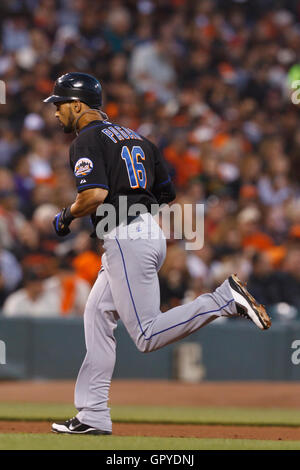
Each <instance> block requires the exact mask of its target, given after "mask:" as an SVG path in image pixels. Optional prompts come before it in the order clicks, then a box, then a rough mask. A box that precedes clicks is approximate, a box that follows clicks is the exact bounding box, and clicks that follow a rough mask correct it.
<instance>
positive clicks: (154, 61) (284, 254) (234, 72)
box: [0, 0, 300, 316]
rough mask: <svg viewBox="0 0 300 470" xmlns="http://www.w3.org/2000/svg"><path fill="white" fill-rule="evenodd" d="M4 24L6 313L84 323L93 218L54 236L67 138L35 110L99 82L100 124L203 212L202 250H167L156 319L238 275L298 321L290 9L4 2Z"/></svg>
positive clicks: (66, 194)
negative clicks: (159, 161)
mask: <svg viewBox="0 0 300 470" xmlns="http://www.w3.org/2000/svg"><path fill="white" fill-rule="evenodd" d="M0 17H1V31H0V33H1V43H0V52H1V54H0V80H3V81H4V82H5V84H6V104H5V105H3V104H1V105H0V124H1V125H0V308H2V311H3V314H4V315H10V316H13V315H18V314H21V313H23V314H28V315H37V316H42V315H70V314H77V315H81V314H82V313H83V308H84V303H85V301H86V297H87V295H88V292H89V289H90V286H91V285H92V284H93V282H94V281H95V279H96V276H97V273H98V271H99V268H100V266H101V246H99V243H98V241H97V240H96V241H95V240H93V239H91V238H90V237H89V233H90V231H91V225H90V222H89V219H88V218H85V219H82V220H76V221H74V222H73V223H72V234H71V236H69V237H67V238H66V239H62V240H61V239H59V238H58V237H56V235H55V234H54V231H53V228H52V224H51V221H52V218H53V216H54V215H55V214H56V213H57V212H58V211H59V209H60V208H62V207H65V206H66V205H69V204H71V203H72V202H73V201H74V198H75V196H76V191H75V185H74V178H73V175H72V172H71V171H70V169H69V160H68V149H69V145H70V142H71V139H72V137H69V136H66V135H64V134H63V133H62V132H61V130H60V128H58V124H57V121H56V119H55V117H54V111H55V108H54V106H52V105H45V104H44V103H43V102H42V101H43V99H44V98H45V97H46V96H48V94H49V93H51V91H52V87H53V82H54V80H55V79H56V78H57V77H58V76H59V75H61V74H63V73H66V72H70V71H81V72H86V73H91V74H93V75H95V76H97V78H98V79H99V80H100V81H101V83H102V85H103V90H104V108H103V109H104V111H105V112H106V113H107V114H108V116H109V119H110V120H111V121H115V122H118V123H121V124H122V125H125V126H127V127H130V128H133V129H136V130H138V132H140V133H141V134H143V135H144V136H146V137H147V138H148V139H150V140H152V141H153V142H154V143H156V145H157V146H158V147H159V148H160V150H161V152H162V154H163V155H164V157H165V159H166V161H167V164H168V166H169V171H170V174H171V175H172V179H173V181H174V183H175V185H176V188H177V199H176V203H179V204H181V205H183V204H185V203H189V204H190V203H192V204H194V205H195V204H196V203H198V204H200V203H201V204H204V207H205V243H204V247H203V248H202V249H201V250H198V251H186V250H185V249H184V243H183V242H182V241H178V240H175V239H173V240H169V241H168V245H169V247H168V252H167V258H166V261H165V264H164V265H163V267H162V269H161V272H160V282H161V301H162V309H167V308H170V307H173V306H176V305H179V304H181V303H182V302H188V301H190V300H192V299H193V298H195V297H196V296H198V295H200V294H201V293H204V292H207V291H211V290H212V289H214V288H215V287H216V286H217V285H218V284H219V283H221V282H222V281H223V280H224V279H225V278H226V277H227V276H228V275H229V274H231V273H232V272H236V273H238V275H239V276H240V277H241V278H242V279H243V280H244V281H248V287H249V290H250V291H251V292H252V293H253V294H254V295H255V296H256V297H257V299H258V300H259V301H260V302H262V303H264V304H265V305H267V306H277V307H278V310H279V311H280V312H283V313H286V312H287V313H291V312H292V313H293V312H296V309H299V312H300V185H299V181H300V116H299V107H298V106H297V105H295V104H293V103H292V101H291V88H290V83H289V73H290V71H291V70H292V68H293V67H295V64H297V63H300V57H299V51H300V1H299V0H290V1H288V2H287V1H284V0H282V1H275V0H251V1H249V0H248V1H247V0H243V1H241V0H235V1H231V0H226V1H225V0H219V1H218V0H201V1H200V0H199V1H191V0H137V1H136V0H135V1H133V0H122V1H118V0H109V1H106V0H101V1H94V0H22V1H20V0H1V4H0ZM298 78H300V76H299V77H298ZM299 315H300V314H299Z"/></svg>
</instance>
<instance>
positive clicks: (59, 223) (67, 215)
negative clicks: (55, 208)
mask: <svg viewBox="0 0 300 470" xmlns="http://www.w3.org/2000/svg"><path fill="white" fill-rule="evenodd" d="M74 219H75V217H73V216H72V214H71V208H70V207H64V208H63V209H62V210H61V212H59V213H58V214H56V216H55V217H54V219H53V226H54V230H55V232H56V233H57V235H58V236H59V237H65V236H66V235H68V234H69V233H70V232H71V230H70V229H69V225H70V223H71V222H72V220H74Z"/></svg>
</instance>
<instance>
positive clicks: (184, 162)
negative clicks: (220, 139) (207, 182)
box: [164, 145, 202, 186]
mask: <svg viewBox="0 0 300 470" xmlns="http://www.w3.org/2000/svg"><path fill="white" fill-rule="evenodd" d="M164 156H165V158H166V160H167V161H168V162H169V163H170V164H171V165H172V166H173V168H174V169H175V171H176V175H175V184H176V185H177V186H184V185H186V184H187V183H188V181H189V180H190V179H191V178H193V177H195V176H197V175H199V174H200V173H201V171H202V162H201V160H200V158H199V156H197V155H195V154H193V153H192V152H189V151H188V150H186V151H185V152H183V153H180V154H179V153H177V151H176V149H175V148H174V147H172V145H170V146H169V147H166V149H165V151H164Z"/></svg>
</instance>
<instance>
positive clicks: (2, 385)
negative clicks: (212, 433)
mask: <svg viewBox="0 0 300 470" xmlns="http://www.w3.org/2000/svg"><path fill="white" fill-rule="evenodd" d="M73 395H74V382H73V381H56V382H52V381H51V382H46V381H44V382H0V401H4V402H29V403H43V402H44V403H73ZM110 403H111V404H113V405H157V406H158V405H161V406H230V407H262V408H300V383H297V382H292V383H291V382H289V383H281V382H203V383H200V384H186V383H181V382H175V381H167V380H166V381H164V380H151V381H150V380H149V381H142V380H114V381H113V382H112V387H111V393H110Z"/></svg>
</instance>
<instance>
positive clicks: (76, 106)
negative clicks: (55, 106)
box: [71, 101, 82, 114]
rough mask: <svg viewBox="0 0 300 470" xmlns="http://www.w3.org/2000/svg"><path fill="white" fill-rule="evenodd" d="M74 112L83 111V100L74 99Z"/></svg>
mask: <svg viewBox="0 0 300 470" xmlns="http://www.w3.org/2000/svg"><path fill="white" fill-rule="evenodd" d="M71 105H72V109H73V112H74V113H75V114H79V113H81V111H82V103H81V101H72V103H71Z"/></svg>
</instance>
